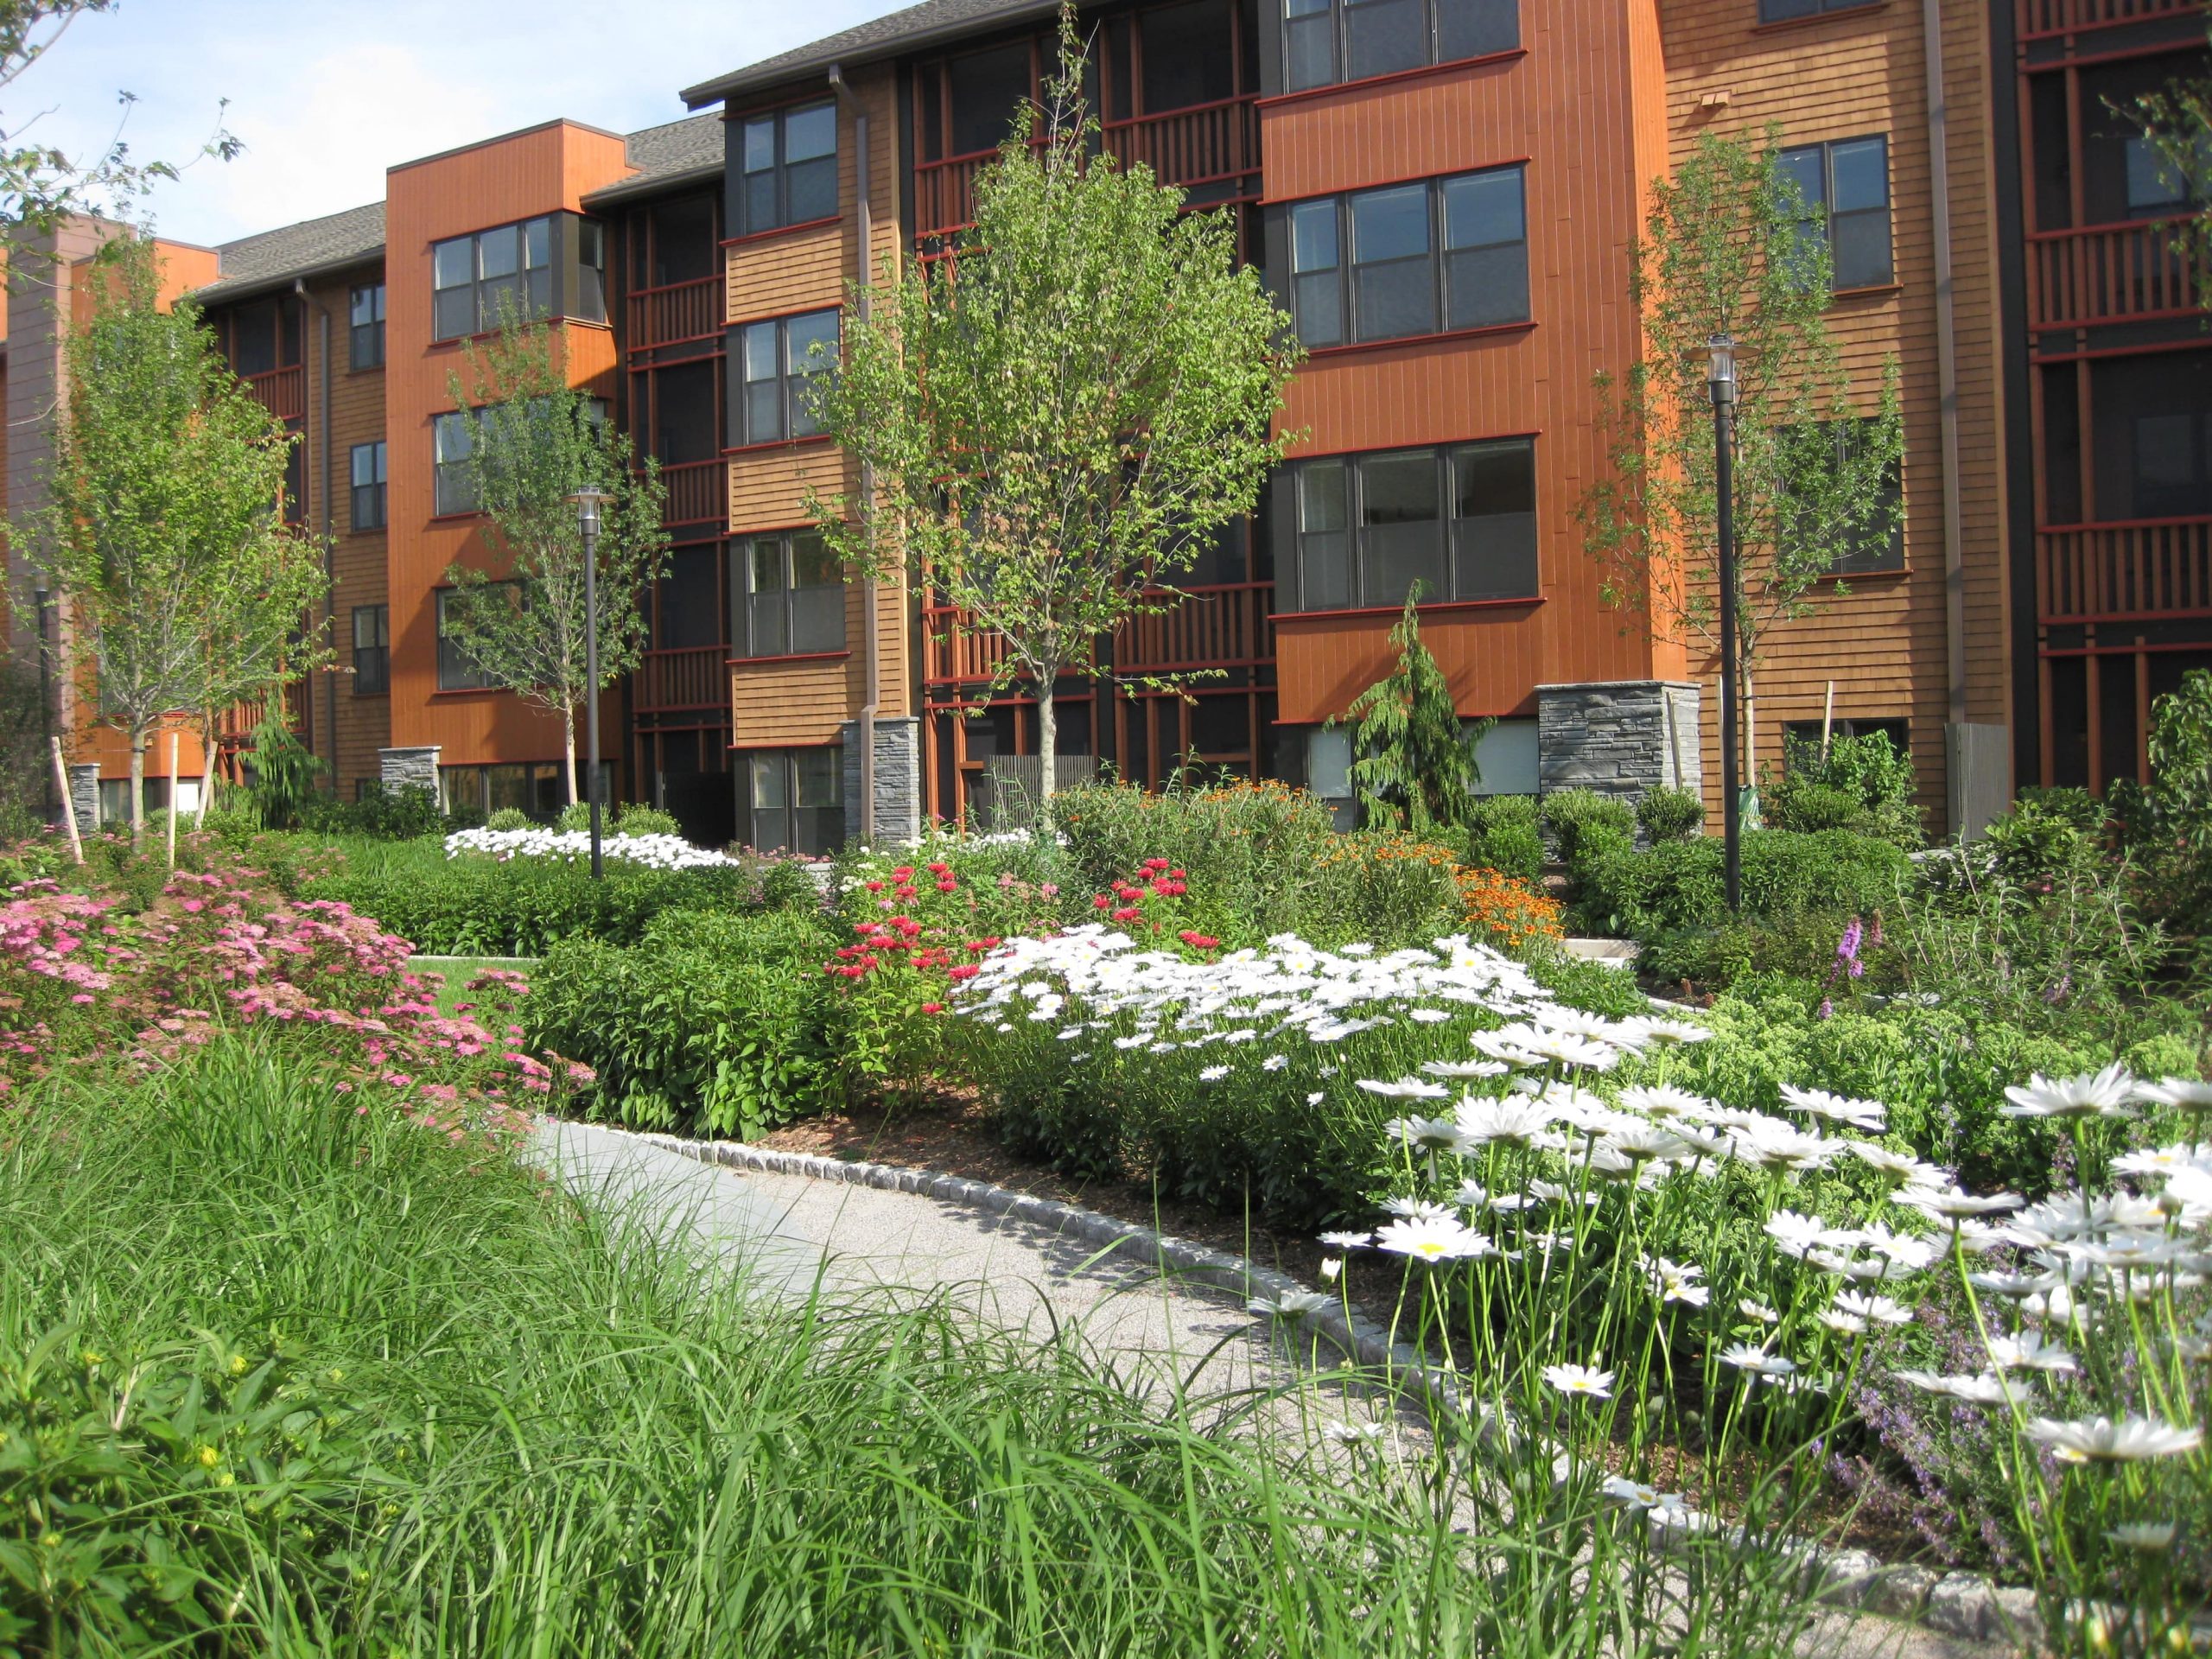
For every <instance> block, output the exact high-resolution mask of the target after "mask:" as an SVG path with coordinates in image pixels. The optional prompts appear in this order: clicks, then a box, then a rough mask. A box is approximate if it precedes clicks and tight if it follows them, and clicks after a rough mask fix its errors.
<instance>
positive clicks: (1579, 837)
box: [1542, 789, 1636, 866]
mask: <svg viewBox="0 0 2212 1659" xmlns="http://www.w3.org/2000/svg"><path fill="white" fill-rule="evenodd" d="M1542 804H1543V814H1544V828H1545V829H1548V831H1550V833H1551V838H1552V842H1553V843H1554V845H1555V846H1556V847H1557V848H1558V849H1559V861H1560V863H1562V864H1566V865H1570V866H1572V865H1573V864H1574V863H1575V862H1577V861H1579V860H1580V859H1582V858H1585V857H1586V856H1588V855H1590V854H1591V853H1592V852H1594V851H1595V850H1596V849H1597V848H1598V847H1599V845H1603V846H1604V847H1605V848H1607V849H1614V848H1619V849H1625V848H1627V847H1629V846H1630V845H1632V844H1633V843H1634V842H1635V838H1636V812H1635V810H1634V809H1633V808H1632V807H1630V805H1629V804H1628V803H1627V802H1626V801H1624V800H1623V799H1622V798H1620V797H1619V796H1618V795H1600V794H1599V793H1598V791H1595V790H1593V789H1562V790H1558V791H1554V792H1553V793H1552V794H1549V795H1547V796H1545V797H1544V798H1543V803H1542Z"/></svg>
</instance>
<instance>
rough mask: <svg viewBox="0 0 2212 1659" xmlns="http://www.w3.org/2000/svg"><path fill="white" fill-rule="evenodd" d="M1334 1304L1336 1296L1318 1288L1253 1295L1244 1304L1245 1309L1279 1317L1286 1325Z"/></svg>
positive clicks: (1311, 1315) (1306, 1317)
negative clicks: (1263, 1295)
mask: <svg viewBox="0 0 2212 1659" xmlns="http://www.w3.org/2000/svg"><path fill="white" fill-rule="evenodd" d="M1333 1306H1336V1298H1334V1297H1333V1296H1330V1295H1327V1294H1324V1293H1323V1292H1321V1291H1318V1290H1286V1291H1282V1292H1280V1293H1278V1294H1275V1295H1274V1296H1266V1297H1261V1296H1255V1297H1254V1298H1253V1299H1252V1300H1250V1301H1249V1302H1247V1303H1245V1304H1244V1308H1245V1311H1246V1312H1247V1313H1255V1314H1257V1315H1258V1316H1259V1317H1260V1318H1262V1319H1280V1320H1281V1321H1282V1322H1283V1323H1284V1324H1286V1325H1295V1324H1297V1323H1298V1322H1299V1321H1300V1320H1301V1319H1312V1318H1313V1315H1315V1314H1316V1313H1320V1312H1321V1311H1322V1310H1323V1309H1324V1308H1328V1307H1333Z"/></svg>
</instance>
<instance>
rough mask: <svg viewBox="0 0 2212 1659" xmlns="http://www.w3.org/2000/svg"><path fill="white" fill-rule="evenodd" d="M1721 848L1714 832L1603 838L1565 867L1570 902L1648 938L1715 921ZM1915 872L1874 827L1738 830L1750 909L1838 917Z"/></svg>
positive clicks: (1722, 908) (1722, 918)
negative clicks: (1655, 839) (1639, 842)
mask: <svg viewBox="0 0 2212 1659" xmlns="http://www.w3.org/2000/svg"><path fill="white" fill-rule="evenodd" d="M1722 855H1723V848H1722V845H1721V840H1720V837H1719V836H1697V837H1695V838H1694V839H1693V840H1689V841H1677V842H1664V843H1662V844H1661V845H1659V846H1656V847H1654V848H1652V849H1650V850H1649V851H1648V852H1643V853H1638V852H1637V851H1636V850H1635V849H1633V848H1631V847H1629V846H1626V845H1624V844H1623V843H1621V842H1614V841H1612V840H1611V839H1608V840H1606V841H1605V842H1600V843H1599V846H1598V847H1597V849H1596V850H1595V851H1594V852H1592V853H1590V854H1587V855H1585V856H1584V857H1583V858H1581V859H1580V860H1578V861H1576V862H1575V863H1574V864H1573V867H1572V868H1571V870H1570V874H1571V875H1572V877H1573V881H1574V907H1575V912H1576V914H1577V916H1578V917H1579V918H1580V923H1581V925H1583V926H1585V927H1587V928H1589V929H1590V930H1591V931H1595V932H1601V933H1607V934H1611V935H1615V936H1618V937H1623V938H1633V939H1637V940H1640V941H1644V942H1646V943H1648V942H1649V941H1651V940H1654V939H1656V938H1660V937H1661V936H1662V935H1665V934H1669V933H1674V932H1678V931H1683V930H1687V929H1707V930H1710V929H1713V928H1717V927H1719V926H1720V925H1722V924H1723V923H1726V922H1728V921H1730V920H1731V919H1732V918H1730V917H1729V915H1728V908H1727V903H1726V890H1725V887H1724V885H1723V881H1722ZM1743 880H1744V916H1745V918H1746V919H1750V920H1755V921H1764V922H1768V923H1773V922H1777V921H1781V920H1783V919H1784V918H1802V917H1808V916H1809V917H1820V918H1828V917H1833V918H1837V925H1840V922H1841V921H1842V920H1844V919H1847V918H1850V917H1852V916H1853V915H1859V916H1870V915H1872V913H1873V912H1875V911H1877V910H1879V909H1881V908H1883V907H1884V906H1889V905H1892V904H1894V903H1895V902H1896V901H1897V895H1898V893H1900V892H1901V891H1902V890H1903V889H1904V887H1906V886H1907V885H1908V884H1909V883H1910V881H1911V880H1912V863H1911V861H1910V859H1909V858H1908V857H1907V856H1906V855H1905V853H1904V849H1901V848H1899V847H1897V845H1896V844H1895V843H1893V842H1887V841H1879V840H1876V839H1873V838H1872V837H1871V836H1855V835H1852V834H1850V833H1849V832H1847V831H1845V830H1840V829H1829V830H1824V831H1822V832H1821V833H1820V834H1817V835H1798V834H1796V833H1794V832H1792V831H1789V830H1787V829H1753V830H1749V831H1746V832H1745V835H1744V837H1743ZM1830 938H1831V941H1833V938H1834V934H1833V932H1831V934H1830Z"/></svg>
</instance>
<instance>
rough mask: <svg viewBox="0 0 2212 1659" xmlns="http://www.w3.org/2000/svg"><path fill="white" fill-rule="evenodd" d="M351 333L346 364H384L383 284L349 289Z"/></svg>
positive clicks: (361, 366) (369, 366) (365, 366)
mask: <svg viewBox="0 0 2212 1659" xmlns="http://www.w3.org/2000/svg"><path fill="white" fill-rule="evenodd" d="M346 315H347V317H348V319H349V320H350V328H351V333H352V345H353V352H352V355H351V356H350V357H349V358H348V359H347V361H348V363H349V365H351V366H352V367H353V368H356V369H378V368H382V367H383V366H384V284H383V283H368V284H366V285H365V286H364V287H361V288H357V289H354V290H353V302H352V303H351V304H350V305H349V306H348V307H347V309H346Z"/></svg>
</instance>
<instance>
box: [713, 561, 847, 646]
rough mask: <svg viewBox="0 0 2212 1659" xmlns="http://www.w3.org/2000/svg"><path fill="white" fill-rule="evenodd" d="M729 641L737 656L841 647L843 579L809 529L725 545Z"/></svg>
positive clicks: (843, 644)
mask: <svg viewBox="0 0 2212 1659" xmlns="http://www.w3.org/2000/svg"><path fill="white" fill-rule="evenodd" d="M730 601H731V605H732V607H733V608H734V614H733V615H732V616H731V618H730V639H731V642H732V644H733V646H734V650H735V652H736V654H737V655H738V656H741V657H798V656H804V655H808V654H810V653H812V652H824V651H842V650H843V649H844V648H845V577H844V572H843V571H842V569H840V568H839V566H838V563H837V561H836V559H835V558H834V557H833V556H831V555H830V552H829V547H828V545H827V544H826V543H824V542H823V539H822V537H820V536H819V535H818V534H817V533H816V532H814V531H792V532H791V533H790V534H788V535H779V536H752V537H745V538H744V539H742V540H740V541H736V542H733V543H731V544H730Z"/></svg>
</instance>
